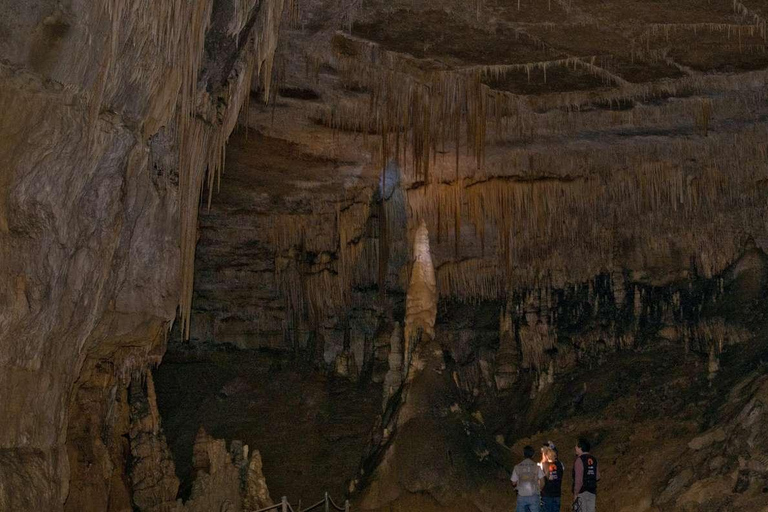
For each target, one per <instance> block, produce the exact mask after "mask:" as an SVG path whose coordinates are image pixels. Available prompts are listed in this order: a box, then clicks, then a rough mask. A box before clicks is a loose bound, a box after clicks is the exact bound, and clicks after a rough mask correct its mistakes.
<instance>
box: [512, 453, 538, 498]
mask: <svg viewBox="0 0 768 512" xmlns="http://www.w3.org/2000/svg"><path fill="white" fill-rule="evenodd" d="M534 453H535V452H534V450H533V447H532V446H526V447H525V448H523V457H525V458H524V459H523V461H522V462H521V463H520V464H518V465H517V466H515V469H514V470H512V478H511V480H512V485H513V486H514V487H515V489H517V508H516V509H515V512H540V508H539V502H540V499H541V496H540V492H541V488H542V487H543V486H544V471H543V470H542V469H541V467H539V465H538V464H536V463H535V462H534V461H533V459H532V457H533V454H534Z"/></svg>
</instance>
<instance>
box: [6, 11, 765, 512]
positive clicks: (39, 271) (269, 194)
mask: <svg viewBox="0 0 768 512" xmlns="http://www.w3.org/2000/svg"><path fill="white" fill-rule="evenodd" d="M767 16H768V15H767V14H766V12H765V5H761V2H758V1H756V0H755V1H752V2H750V1H747V0H743V1H742V0H734V1H732V2H727V1H722V2H717V1H710V2H701V1H697V0H679V1H676V2H641V1H632V0H624V1H621V2H589V1H570V0H569V1H560V0H556V1H548V2H530V1H528V2H522V1H517V2H501V1H495V0H493V1H491V0H483V1H480V0H476V1H472V2H467V1H464V0H445V1H442V2H436V1H431V0H420V1H418V2H414V1H412V0H391V1H385V0H365V1H364V2H363V1H356V0H301V1H299V0H199V1H198V0H196V1H180V0H163V1H160V0H157V1H150V0H96V1H92V2H85V1H81V0H78V1H63V2H62V1H53V0H25V1H21V2H19V1H14V0H0V112H1V113H2V115H0V412H1V414H0V510H13V511H19V512H26V511H40V510H46V511H48V510H50V511H53V512H61V511H66V512H90V511H91V510H93V511H97V510H98V511H107V512H117V511H120V512H124V511H127V510H133V509H136V510H147V511H154V512H171V511H182V510H187V511H190V512H191V511H198V510H199V511H201V512H202V511H209V510H223V509H226V508H227V507H229V508H231V509H232V510H249V509H256V508H259V507H262V506H264V505H265V504H269V503H271V501H270V497H269V492H268V490H267V487H266V480H265V476H264V475H263V474H262V464H261V457H260V454H259V453H258V452H253V453H248V449H247V447H246V446H244V445H242V443H240V442H236V441H232V440H215V439H213V438H211V437H210V436H209V435H208V434H206V433H205V432H204V431H202V430H201V431H200V434H199V436H198V438H197V440H196V442H195V445H194V448H193V450H194V466H195V470H196V478H195V480H194V483H192V484H191V485H192V491H191V496H186V495H184V499H180V496H179V488H180V487H182V488H183V487H185V486H188V484H189V482H186V483H185V486H182V485H181V484H180V482H179V480H178V477H177V476H176V474H175V471H174V467H175V466H174V464H175V461H174V459H173V456H172V454H171V452H170V450H169V448H168V446H167V442H166V434H165V433H164V431H163V427H162V425H163V423H162V419H161V418H160V413H159V409H158V405H157V403H156V390H155V388H154V380H153V374H152V371H153V370H154V369H156V367H157V366H158V365H159V364H161V362H162V360H163V358H164V357H165V354H166V351H167V350H168V346H169V343H170V344H171V345H172V347H173V350H174V351H176V353H177V354H187V355H188V354H189V353H201V354H208V353H214V354H215V353H216V352H215V351H216V350H233V349H238V350H253V349H268V350H269V351H271V352H270V353H273V354H274V353H279V354H280V355H279V356H278V357H276V358H275V360H276V361H277V362H276V363H275V364H276V365H279V364H282V363H283V362H284V360H285V359H290V361H291V363H290V364H294V363H296V366H300V367H301V368H302V371H307V372H316V374H317V375H316V376H318V375H319V377H318V378H323V379H325V378H327V377H328V375H329V374H331V373H336V374H338V375H340V376H343V377H346V378H349V379H350V380H354V381H356V383H355V385H356V386H358V388H356V389H358V391H359V390H366V389H368V388H367V387H366V386H368V385H369V384H370V382H371V381H373V382H374V383H375V384H376V385H379V384H380V385H381V386H382V389H381V390H379V389H378V387H376V388H375V391H374V392H373V396H375V397H376V400H378V398H379V397H380V396H382V397H383V405H382V409H381V410H382V414H381V418H380V419H379V420H378V425H377V428H376V429H374V430H375V431H374V433H373V434H372V436H371V438H372V439H371V442H370V446H369V447H368V449H367V451H366V453H364V454H362V458H363V461H364V462H363V464H362V469H363V470H364V471H365V472H366V473H365V474H363V475H355V476H354V479H353V482H355V485H354V486H353V487H354V489H355V490H356V491H361V487H360V486H362V487H363V488H362V492H363V494H364V496H365V499H364V501H365V502H366V503H367V504H368V505H385V504H391V503H394V502H395V501H398V500H401V499H402V500H404V501H401V502H398V505H403V507H405V508H409V507H410V509H412V510H420V509H425V508H426V507H427V506H426V505H425V504H424V502H423V501H418V500H422V499H431V500H436V501H437V502H438V503H440V504H442V505H444V506H447V505H446V504H451V506H454V507H456V508H459V509H461V510H471V509H472V507H475V508H479V509H482V510H493V509H503V508H506V505H507V504H506V503H501V504H499V505H498V507H496V508H494V506H491V505H487V504H485V503H482V504H479V505H478V504H475V503H470V502H471V501H472V500H473V499H475V498H476V495H475V494H473V490H474V489H475V488H476V487H481V486H482V485H484V484H483V482H485V481H488V480H489V479H492V476H489V475H493V471H495V470H496V469H498V468H501V467H502V466H503V464H502V463H501V462H499V461H500V460H502V458H503V457H502V455H499V453H496V452H495V451H494V450H497V449H498V447H497V445H498V443H495V442H494V443H491V444H493V445H494V446H496V448H493V449H491V448H489V447H488V446H486V445H485V444H484V443H486V439H491V440H492V439H493V438H494V436H497V435H501V436H502V438H504V437H505V436H506V438H508V439H512V438H516V436H519V435H522V434H519V432H517V430H516V429H521V428H523V426H524V427H526V428H527V427H530V428H533V427H534V426H535V427H538V426H542V425H543V422H542V421H539V424H535V422H534V420H535V419H537V414H539V413H540V412H541V411H543V410H545V409H546V408H547V407H549V409H548V410H551V411H560V410H565V411H566V413H567V414H572V415H576V414H577V413H578V412H579V410H580V408H581V407H582V406H583V405H584V404H586V405H585V407H597V406H596V405H595V404H594V403H589V400H590V398H591V394H590V395H586V397H585V394H584V393H581V394H579V391H578V390H579V389H582V388H581V385H582V384H583V385H584V386H586V383H581V382H576V381H572V380H569V378H570V377H571V376H574V375H577V376H581V375H582V373H579V372H584V371H585V370H586V369H589V370H592V369H594V368H600V369H606V367H605V366H604V365H606V362H607V361H613V362H615V361H620V360H621V359H622V357H626V358H632V357H634V356H636V355H638V354H641V355H642V354H645V355H648V354H651V355H652V356H653V355H655V354H656V353H657V352H658V353H665V352H664V351H666V350H670V351H679V352H680V353H679V354H678V353H677V352H675V354H676V356H675V357H679V359H680V361H681V363H680V364H681V367H683V368H685V369H688V368H693V369H694V370H695V373H694V372H693V371H691V374H684V375H682V376H681V377H680V378H681V380H687V381H689V382H690V383H691V384H690V385H691V388H690V389H691V390H692V394H693V392H694V391H695V392H701V393H703V392H704V391H703V390H701V389H698V388H696V387H695V386H696V385H697V383H698V380H697V379H698V378H699V377H701V378H702V379H704V381H705V384H707V383H708V384H709V387H708V388H707V390H708V391H707V393H710V395H707V396H708V399H707V400H706V402H707V403H708V404H710V403H711V404H712V405H711V407H712V408H713V409H712V410H705V409H706V408H707V407H710V405H706V404H702V403H703V402H705V400H703V399H702V400H701V402H702V403H698V402H697V400H698V399H695V400H689V401H687V402H686V403H685V404H684V405H682V406H681V407H683V408H690V409H691V410H690V411H687V413H690V414H689V416H681V417H680V418H682V419H680V418H678V420H679V421H680V422H681V425H683V426H682V427H681V429H683V430H685V428H688V427H690V424H689V423H691V424H692V423H693V422H694V420H692V419H690V418H698V421H700V423H701V424H697V425H696V428H699V429H700V430H702V432H698V434H699V435H698V436H696V439H698V441H696V442H693V445H691V444H690V443H689V442H688V441H690V440H686V441H685V442H684V443H683V444H682V445H681V446H689V452H690V453H687V454H686V456H688V455H690V456H691V457H693V458H698V459H697V464H696V465H695V467H696V468H698V467H712V468H714V469H712V470H713V471H714V472H716V473H717V474H716V475H713V476H711V477H707V476H704V475H702V474H700V473H699V472H697V470H695V469H691V468H678V469H679V471H678V474H676V475H675V476H674V477H669V478H668V477H667V476H666V475H658V474H655V476H654V478H655V480H654V481H655V482H662V483H663V485H664V488H663V489H655V491H658V492H657V493H656V494H657V495H658V496H656V495H654V496H656V497H655V498H653V499H651V498H647V497H646V498H644V501H642V502H641V503H642V504H643V506H646V508H648V509H650V507H652V506H658V507H659V508H662V509H664V510H666V509H667V508H669V509H672V507H677V508H679V509H686V508H687V509H693V508H696V507H697V506H699V505H700V506H701V507H709V508H711V509H712V510H715V509H718V510H728V509H729V507H731V508H734V509H736V508H743V509H750V507H752V508H755V507H756V506H757V505H755V504H756V503H757V504H761V503H760V498H761V496H762V494H764V491H763V490H762V489H763V488H765V482H766V480H765V478H766V476H765V475H766V464H765V460H764V457H765V453H764V452H765V446H763V444H761V439H762V438H760V433H761V432H762V430H760V429H761V426H763V425H764V423H765V418H764V417H765V411H764V410H763V409H764V408H763V406H762V405H761V404H762V403H763V402H764V400H763V398H764V397H763V395H764V391H765V389H764V387H765V386H764V384H763V383H762V380H761V377H760V371H761V368H762V367H761V366H760V365H757V366H755V365H753V366H752V367H750V368H752V371H754V372H755V375H754V376H751V375H750V376H747V375H745V376H744V380H743V382H742V381H740V382H741V384H739V385H738V386H741V387H735V386H737V384H734V382H735V380H737V379H735V377H734V376H733V373H732V372H733V367H731V366H730V365H731V364H732V363H731V361H732V360H733V359H735V358H736V357H737V356H740V355H742V353H743V354H748V355H750V354H751V357H752V359H754V360H755V361H760V360H761V359H762V358H764V354H763V353H762V352H760V347H761V345H760V343H761V339H762V338H761V336H762V332H763V324H764V323H765V321H766V320H767V319H768V315H766V314H765V312H764V310H763V309H762V304H764V303H765V302H766V301H765V297H766V289H767V288H768V256H766V254H765V252H764V251H765V250H766V249H767V248H768V246H767V245H766V244H768V223H766V193H765V192H766V188H767V187H768V158H766V157H767V156H768V146H766V140H768V121H767V120H768V101H766V99H768V92H766V87H765V84H766V82H767V81H768V71H767V70H768V57H766V55H768V53H766V49H767V45H768V36H767V33H768V32H767V31H768V28H767V27H768V24H767V20H768V17H767ZM225 170H226V173H225V172H224V171H225ZM201 206H203V208H201ZM411 236H413V238H412V239H411ZM409 242H412V244H413V245H412V247H413V249H412V251H410V254H409ZM438 299H439V302H438ZM438 305H439V306H440V307H439V308H438ZM393 326H394V327H393ZM187 343H189V344H187ZM212 348H213V351H212V352H209V351H210V350H211V349H212ZM185 351H186V352H185ZM212 357H213V356H212ZM744 357H746V356H744ZM742 362H743V361H742ZM747 362H749V361H747ZM640 363H642V361H640ZM744 364H746V363H744ZM750 364H751V362H750ZM755 364H757V363H755ZM607 370H611V368H607ZM596 373H598V374H600V373H601V372H596ZM630 376H631V377H633V378H635V379H643V378H644V376H645V373H642V372H640V373H638V375H635V374H634V373H631V375H630ZM619 377H624V376H619ZM619 377H617V379H618V380H617V382H618V381H621V379H620V378H619ZM707 377H708V379H707ZM579 378H581V377H579ZM329 380H331V381H333V380H334V379H329ZM336 382H344V381H343V379H338V380H336ZM235 384H236V383H235ZM235 384H232V385H227V384H226V383H225V384H223V386H224V387H221V385H220V384H217V389H221V390H222V393H221V400H231V401H233V402H234V401H236V400H238V399H241V398H242V399H243V404H240V406H245V407H247V406H248V403H249V402H247V399H248V394H249V393H250V392H251V391H252V390H251V389H249V388H247V387H238V386H237V385H235ZM347 384H349V383H347ZM595 384H596V385H595V389H597V390H598V391H599V390H601V389H612V386H613V385H614V384H616V383H606V382H600V383H595ZM598 384H600V385H598ZM624 384H626V383H624ZM624 384H622V382H618V384H616V386H618V387H619V388H620V385H624ZM569 386H570V387H569ZM670 386H671V387H674V383H673V384H670ZM565 388H568V389H565ZM584 389H586V388H584ZM591 389H592V387H590V390H591ZM361 392H362V391H361ZM561 392H562V393H561ZM569 393H570V394H574V393H575V394H576V398H574V399H573V400H572V401H573V404H565V405H563V403H557V404H555V403H554V402H551V401H552V400H555V399H557V397H558V396H566V397H568V396H570V395H569ZM590 393H591V391H590ZM661 393H662V396H664V397H666V396H667V395H666V390H661ZM717 393H720V394H719V395H718V394H717ZM670 394H671V395H674V393H671V392H670ZM555 395H557V396H555ZM726 395H727V402H728V404H730V405H726V404H719V403H715V402H716V401H717V399H719V398H723V397H724V396H726ZM519 397H523V398H524V399H525V401H520V402H514V407H515V408H516V409H515V410H514V411H512V412H509V413H508V414H507V413H498V414H494V413H493V411H490V412H489V410H484V411H483V413H482V414H481V415H480V417H481V418H483V421H480V422H478V421H474V420H473V419H472V416H469V414H468V413H467V414H465V413H464V412H463V411H475V410H478V407H487V408H488V409H490V410H494V411H496V412H498V411H499V410H505V407H506V408H507V409H509V403H510V402H505V400H513V401H514V400H517V399H518V398H519ZM528 397H531V398H533V399H534V400H533V401H531V400H528ZM567 400H568V399H566V401H567ZM596 400H597V399H596ZM585 401H586V402H585ZM454 403H456V404H457V407H456V409H452V408H451V405H453V404H454ZM499 404H502V405H499ZM734 404H738V407H737V406H736V405H734ZM598 405H600V404H598ZM630 405H631V407H630ZM630 405H627V404H623V403H621V401H620V400H618V401H617V403H616V410H615V411H612V413H615V417H616V418H619V419H620V417H621V415H622V414H625V415H630V414H631V412H627V410H636V411H643V410H645V408H646V405H645V404H643V403H642V401H641V400H640V399H639V398H638V402H637V403H635V404H630ZM571 406H572V407H571ZM623 406H626V409H627V410H624V409H623ZM697 407H698V409H697ZM731 407H735V408H737V409H739V410H738V411H736V410H731ZM374 408H375V409H377V408H378V403H376V404H375V407H374ZM494 408H495V409H494ZM452 410H453V412H451V411H452ZM446 411H447V412H446ZM702 411H703V412H702ZM657 412H658V413H659V414H667V413H669V411H665V410H663V408H662V409H659V410H658V411H657ZM254 414H258V411H255V412H254ZM443 414H444V416H441V415H443ZM564 414H565V413H564ZM555 416H556V415H555V414H554V413H553V417H552V418H551V421H552V423H556V422H557V421H561V420H562V421H564V420H563V419H562V418H559V417H555ZM710 418H719V419H720V421H721V423H723V424H722V425H709V424H705V422H709V421H710ZM342 420H343V419H342ZM342 420H340V421H342ZM537 421H538V420H537ZM548 421H549V419H548ZM617 421H618V420H617ZM444 422H448V425H449V426H448V427H447V428H445V429H444V428H442V427H444V426H445V423H444ZM526 422H527V423H526ZM521 425H522V426H521ZM546 426H549V425H546ZM609 427H610V425H609V426H602V427H600V428H597V427H596V429H597V430H599V431H600V432H603V431H606V430H608V429H609ZM763 430H764V429H763ZM425 434H426V435H429V436H432V437H431V438H428V439H427V440H429V441H431V440H432V439H434V441H435V443H436V445H437V446H438V447H439V450H438V451H439V455H440V457H443V458H439V460H438V458H435V457H434V456H435V453H437V452H438V451H435V450H431V449H430V448H429V446H427V444H425V443H424V444H419V443H416V442H415V441H412V440H413V439H417V440H422V441H424V440H425V437H424V436H425ZM672 434H674V432H673V433H672ZM568 435H570V432H569V433H568ZM628 438H630V439H634V438H632V437H631V436H628ZM627 442H629V443H631V441H627ZM647 442H648V444H654V443H655V440H653V439H650V440H647ZM691 442H692V441H691ZM228 443H229V444H228ZM453 446H460V447H462V448H461V449H462V452H461V454H462V455H466V457H467V458H462V457H458V456H457V454H456V453H454V452H453V451H451V449H452V448H451V447H453ZM662 448H664V447H662ZM737 452H738V454H739V455H737ZM742 452H743V453H742ZM747 452H748V453H749V456H747V455H745V454H744V453H747ZM678 455H679V454H678ZM739 456H741V458H740V459H739ZM478 458H479V459H480V460H478ZM705 458H706V460H705ZM265 460H267V461H269V460H270V459H269V458H267V457H265ZM468 460H470V461H471V463H467V461H468ZM616 460H618V459H616ZM490 464H496V466H493V468H494V469H490V468H491V466H490ZM710 464H711V466H710ZM461 471H468V472H469V473H471V475H472V477H471V478H468V479H464V480H463V479H462V477H460V476H459V474H460V473H461ZM374 472H375V474H376V477H373V473H374ZM629 474H634V473H631V472H628V475H629ZM443 475H447V476H446V479H447V481H448V482H450V484H451V485H447V484H446V485H443V484H442V483H441V482H439V480H440V478H439V477H442V476H443ZM266 477H267V478H268V477H269V475H267V476H266ZM481 477H482V478H481ZM635 478H636V479H637V480H642V479H643V478H644V477H643V476H642V475H635ZM467 482H470V483H471V485H470V484H468V483H467ZM358 484H360V485H358ZM366 485H370V486H371V487H365V486H366ZM473 486H475V487H473ZM761 486H763V487H761ZM455 489H460V490H461V492H465V491H466V495H467V496H469V495H472V496H475V498H468V497H467V496H457V495H455V492H454V491H455ZM483 489H485V488H483ZM713 489H715V490H716V491H717V492H715V491H713ZM184 492H185V491H184V490H183V491H182V494H184ZM714 494H719V496H714ZM425 496H426V497H425ZM407 500H415V501H407ZM462 500H465V501H462ZM718 500H720V501H718ZM705 504H706V505H705ZM431 505H433V503H432V502H429V506H431ZM737 505H738V507H737ZM702 509H703V508H702Z"/></svg>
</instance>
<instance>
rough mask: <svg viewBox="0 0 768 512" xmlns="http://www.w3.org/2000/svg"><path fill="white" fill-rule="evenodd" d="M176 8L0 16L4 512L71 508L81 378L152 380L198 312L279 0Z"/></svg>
mask: <svg viewBox="0 0 768 512" xmlns="http://www.w3.org/2000/svg"><path fill="white" fill-rule="evenodd" d="M235 6H238V8H241V9H240V11H239V14H238V13H236V12H235V11H236V9H235ZM176 7H178V6H176V5H175V4H170V3H159V4H155V3H147V2H144V1H143V0H131V1H128V2H113V1H111V0H104V1H97V2H90V3H83V4H82V5H81V4H80V3H64V4H59V3H56V2H50V1H47V0H40V1H34V2H26V3H24V4H23V5H21V4H19V5H14V6H12V7H10V6H9V8H7V9H3V15H2V17H1V19H0V32H2V33H3V37H2V41H1V42H0V61H1V62H2V64H0V107H2V109H3V112H4V115H3V117H2V120H0V141H2V142H0V167H2V169H3V170H2V171H1V172H0V280H1V281H2V282H4V283H11V286H6V287H3V290H2V291H1V292H0V366H2V371H0V405H2V410H3V411H4V414H3V417H2V419H0V451H2V453H3V455H2V460H0V466H2V468H0V473H2V474H3V475H4V476H3V481H4V482H12V483H9V484H7V485H5V484H4V485H3V486H2V488H1V489H0V508H3V509H6V508H8V509H13V510H60V509H61V508H62V505H63V503H64V502H65V500H66V499H67V496H68V493H69V480H70V474H72V475H81V474H84V473H85V472H86V471H87V470H86V469H81V468H76V469H70V464H79V463H81V461H80V460H77V459H75V460H70V459H69V457H68V456H67V450H66V448H65V443H66V432H67V424H68V421H69V419H70V416H71V415H70V407H71V399H72V398H73V397H75V396H76V395H77V386H78V385H80V384H83V383H84V382H85V381H86V380H87V379H83V380H78V377H79V375H80V373H81V370H82V369H83V368H88V367H93V366H94V365H95V364H97V362H98V361H101V360H112V361H113V362H114V363H115V366H116V368H115V371H116V372H118V373H120V372H124V371H126V370H128V371H130V370H133V369H134V368H139V369H141V368H146V366H147V365H148V364H149V363H150V362H151V358H150V359H147V354H148V353H149V352H151V350H152V348H153V347H154V346H158V345H159V344H160V343H159V340H162V339H163V334H164V331H165V330H167V328H168V326H169V323H170V322H171V321H172V320H173V318H174V316H175V311H176V307H177V305H178V304H179V303H180V302H181V303H182V311H184V309H185V308H184V307H183V305H184V302H185V299H184V296H185V294H186V293H188V291H191V278H192V275H191V267H192V260H193V254H194V244H195V239H196V236H195V229H196V228H195V226H196V219H197V204H198V200H199V198H200V193H201V187H202V183H203V176H204V175H205V172H206V169H207V167H208V165H209V164H210V168H211V171H212V172H211V174H210V175H209V176H211V177H213V176H214V175H215V172H216V170H217V169H218V168H220V165H219V162H220V161H221V158H220V157H221V150H222V149H223V145H224V143H225V142H226V139H227V137H228V136H229V133H230V132H231V131H232V129H233V128H234V126H235V123H236V120H237V115H238V113H239V111H240V106H241V104H242V102H243V100H244V98H245V97H246V96H247V94H248V92H249V90H250V80H251V77H253V76H254V75H255V74H256V73H257V71H258V70H259V69H261V68H262V67H263V66H262V64H263V63H264V62H265V61H267V60H270V59H271V52H273V51H274V47H275V41H276V32H277V28H278V27H277V26H276V24H275V20H276V19H277V21H278V22H279V16H277V15H276V14H275V12H277V13H279V12H280V8H281V7H282V2H281V1H277V2H272V1H270V2H234V1H230V0H216V1H214V0H207V1H204V2H194V3H188V4H184V5H183V6H181V7H179V8H178V9H176ZM243 9H244V10H243ZM268 13H271V14H268ZM238 16H239V18H238V19H240V20H242V21H243V23H234V24H231V27H234V28H231V30H219V28H220V27H219V23H223V24H224V25H225V26H230V24H228V23H227V21H226V20H227V18H229V19H230V20H231V19H233V18H237V17H238ZM225 39H226V40H228V41H229V42H228V44H225V45H223V46H222V48H225V50H224V51H225V53H226V55H223V54H218V53H217V51H218V50H217V49H216V48H217V44H216V42H217V41H218V42H222V41H224V40H225ZM208 50H210V53H206V52H207V51H208ZM213 62H216V69H215V70H214V69H213V66H212V65H211V63H213ZM179 233H182V236H181V237H180V236H179ZM180 238H181V240H180ZM190 256H191V258H190ZM182 275H183V276H184V280H185V281H184V282H185V283H186V284H185V285H184V286H182V285H181V282H182ZM180 291H181V292H182V293H180ZM155 362H156V361H155ZM123 364H125V365H126V367H127V368H122V367H120V366H121V365H123ZM88 371H90V370H88ZM104 398H106V397H104ZM109 435H111V434H109ZM105 444H109V443H105ZM114 444H115V445H117V444H119V443H114ZM107 451H108V450H107ZM93 454H94V457H97V458H102V457H106V452H104V451H96V452H93ZM96 467H104V468H107V467H108V464H105V463H104V461H96ZM25 468H28V469H25ZM6 472H11V473H13V474H14V475H16V476H13V477H11V476H10V475H6ZM107 473H109V471H107ZM6 476H7V477H8V478H6ZM78 485H79V484H78V483H73V487H75V486H78ZM99 494H101V492H99Z"/></svg>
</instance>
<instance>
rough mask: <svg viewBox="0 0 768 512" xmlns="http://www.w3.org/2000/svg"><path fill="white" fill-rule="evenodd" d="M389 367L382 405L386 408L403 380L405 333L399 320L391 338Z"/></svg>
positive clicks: (383, 389) (385, 379)
mask: <svg viewBox="0 0 768 512" xmlns="http://www.w3.org/2000/svg"><path fill="white" fill-rule="evenodd" d="M388 364H389V369H388V370H387V374H386V376H385V377H384V385H383V386H382V391H383V399H382V402H381V403H382V407H383V408H384V409H385V410H386V408H387V406H388V404H389V399H390V398H391V397H392V395H394V394H395V393H396V392H397V390H398V389H400V385H401V384H402V382H403V334H402V329H401V327H400V323H399V322H395V326H394V328H393V329H392V334H391V335H390V338H389V357H388Z"/></svg>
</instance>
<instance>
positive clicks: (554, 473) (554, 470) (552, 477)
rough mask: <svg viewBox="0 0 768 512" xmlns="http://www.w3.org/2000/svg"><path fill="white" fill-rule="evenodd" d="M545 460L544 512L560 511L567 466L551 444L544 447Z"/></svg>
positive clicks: (542, 497)
mask: <svg viewBox="0 0 768 512" xmlns="http://www.w3.org/2000/svg"><path fill="white" fill-rule="evenodd" d="M542 454H543V455H544V460H543V461H542V466H543V468H542V469H543V470H544V488H543V489H542V490H541V502H542V505H543V511H542V512H560V497H561V494H562V492H561V488H562V484H563V473H565V466H564V465H563V463H562V462H560V461H559V460H558V458H557V452H555V450H553V449H552V448H550V447H549V446H547V447H545V448H543V449H542Z"/></svg>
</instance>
